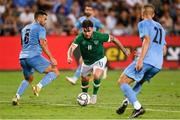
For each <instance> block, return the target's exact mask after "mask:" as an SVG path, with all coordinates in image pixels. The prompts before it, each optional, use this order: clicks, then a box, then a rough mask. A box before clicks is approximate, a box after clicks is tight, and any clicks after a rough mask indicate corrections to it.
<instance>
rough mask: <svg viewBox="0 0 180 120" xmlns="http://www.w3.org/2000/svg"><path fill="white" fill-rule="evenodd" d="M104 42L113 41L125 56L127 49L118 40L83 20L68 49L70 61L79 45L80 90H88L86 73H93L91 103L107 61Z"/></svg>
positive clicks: (94, 97) (93, 101) (93, 102)
mask: <svg viewBox="0 0 180 120" xmlns="http://www.w3.org/2000/svg"><path fill="white" fill-rule="evenodd" d="M104 42H113V43H115V44H116V45H117V46H118V47H119V48H120V49H121V50H122V51H123V52H124V54H126V55H127V56H128V55H129V51H128V50H126V49H125V48H124V47H123V45H122V44H121V43H120V41H119V40H118V39H117V38H115V37H113V36H111V35H109V34H105V33H100V32H97V31H93V23H92V22H91V21H90V20H84V21H83V23H82V32H81V33H79V35H78V36H77V37H76V39H75V40H74V42H73V43H72V44H71V46H70V47H69V49H68V52H67V61H68V63H71V62H72V55H73V51H74V49H75V48H76V47H77V46H79V47H80V52H81V55H82V58H83V61H84V62H83V64H82V69H81V77H82V81H81V83H82V86H81V88H82V92H88V88H89V79H88V75H89V74H90V73H92V74H93V77H94V81H93V95H92V96H91V101H90V103H91V104H96V101H97V92H98V89H99V86H100V78H101V76H102V74H103V72H104V68H105V65H106V62H107V58H106V56H105V55H104V47H103V43H104Z"/></svg>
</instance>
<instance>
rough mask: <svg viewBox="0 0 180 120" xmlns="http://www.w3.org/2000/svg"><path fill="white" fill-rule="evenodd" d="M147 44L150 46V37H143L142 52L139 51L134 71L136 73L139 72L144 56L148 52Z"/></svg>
mask: <svg viewBox="0 0 180 120" xmlns="http://www.w3.org/2000/svg"><path fill="white" fill-rule="evenodd" d="M149 44H150V37H149V36H144V38H143V43H142V50H141V53H140V56H139V59H138V61H137V63H136V70H137V71H139V70H141V68H142V66H143V60H144V57H145V56H146V53H147V51H148V48H149Z"/></svg>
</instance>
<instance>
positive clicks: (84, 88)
mask: <svg viewBox="0 0 180 120" xmlns="http://www.w3.org/2000/svg"><path fill="white" fill-rule="evenodd" d="M81 84H82V86H81V89H82V92H86V93H87V91H88V88H89V81H82V82H81Z"/></svg>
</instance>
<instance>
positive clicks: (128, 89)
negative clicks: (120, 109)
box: [120, 84, 137, 104]
mask: <svg viewBox="0 0 180 120" xmlns="http://www.w3.org/2000/svg"><path fill="white" fill-rule="evenodd" d="M120 88H121V90H122V91H123V93H124V95H125V96H126V97H127V98H128V100H129V102H130V103H131V104H133V103H134V102H136V101H137V98H136V93H135V92H134V91H133V90H132V88H131V87H130V86H129V85H128V84H122V85H120Z"/></svg>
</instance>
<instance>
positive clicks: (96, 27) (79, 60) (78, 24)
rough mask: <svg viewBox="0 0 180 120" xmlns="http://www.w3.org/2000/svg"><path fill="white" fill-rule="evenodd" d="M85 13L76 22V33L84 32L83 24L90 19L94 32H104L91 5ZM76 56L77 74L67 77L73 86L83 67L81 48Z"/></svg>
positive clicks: (75, 53)
mask: <svg viewBox="0 0 180 120" xmlns="http://www.w3.org/2000/svg"><path fill="white" fill-rule="evenodd" d="M84 13H85V16H82V17H80V18H79V19H78V21H77V22H76V24H75V28H74V31H80V32H81V31H82V23H83V21H84V20H87V19H88V20H90V21H92V22H93V30H94V31H100V32H102V31H103V28H104V25H103V24H102V23H101V22H100V20H99V19H97V18H95V17H94V16H93V14H94V11H93V8H92V6H91V5H89V4H87V5H86V6H85V10H84ZM74 56H75V59H76V61H77V64H78V68H77V69H76V72H75V73H74V76H73V77H68V76H67V77H66V79H67V80H68V81H69V82H70V83H72V84H73V85H74V84H76V81H77V80H78V78H79V77H80V72H81V66H82V57H81V53H80V50H79V47H77V48H76V50H75V51H74ZM106 72H107V68H105V71H104V74H103V76H104V78H106Z"/></svg>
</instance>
